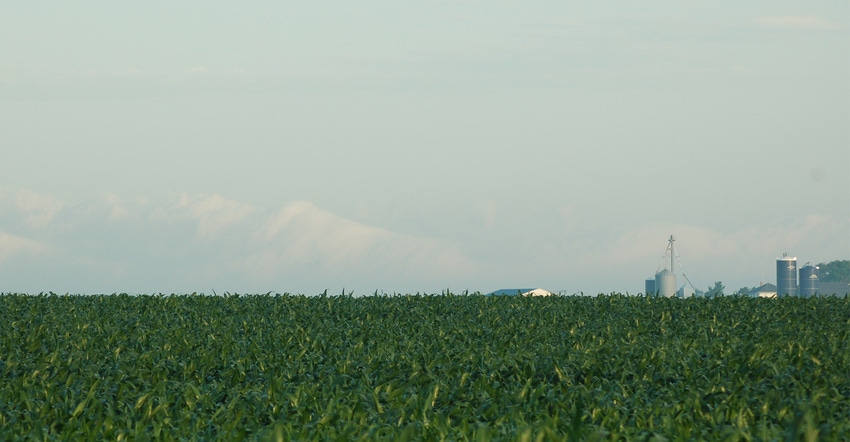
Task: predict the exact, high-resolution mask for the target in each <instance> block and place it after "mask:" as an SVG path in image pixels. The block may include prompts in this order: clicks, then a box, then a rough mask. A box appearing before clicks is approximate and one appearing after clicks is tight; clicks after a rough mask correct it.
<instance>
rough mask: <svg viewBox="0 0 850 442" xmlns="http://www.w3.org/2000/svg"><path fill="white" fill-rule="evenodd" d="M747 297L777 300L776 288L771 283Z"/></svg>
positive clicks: (756, 289)
mask: <svg viewBox="0 0 850 442" xmlns="http://www.w3.org/2000/svg"><path fill="white" fill-rule="evenodd" d="M747 295H748V296H750V297H753V298H775V297H776V286H775V285H773V284H770V283H768V284H762V285H761V286H760V287H756V288H754V289H752V290H750V291H749V293H747Z"/></svg>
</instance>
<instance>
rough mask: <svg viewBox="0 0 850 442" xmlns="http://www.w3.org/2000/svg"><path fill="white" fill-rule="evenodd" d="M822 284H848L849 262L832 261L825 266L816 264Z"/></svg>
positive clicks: (849, 280) (849, 276)
mask: <svg viewBox="0 0 850 442" xmlns="http://www.w3.org/2000/svg"><path fill="white" fill-rule="evenodd" d="M818 267H820V276H819V277H818V279H819V280H820V281H822V282H850V261H847V260H844V261H837V260H836V261H832V262H829V263H827V264H818Z"/></svg>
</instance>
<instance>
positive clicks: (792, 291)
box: [776, 253, 797, 297]
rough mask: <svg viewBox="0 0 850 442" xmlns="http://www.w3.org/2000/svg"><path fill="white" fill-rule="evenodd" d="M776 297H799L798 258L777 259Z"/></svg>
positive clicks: (783, 257)
mask: <svg viewBox="0 0 850 442" xmlns="http://www.w3.org/2000/svg"><path fill="white" fill-rule="evenodd" d="M776 296H779V297H782V296H797V258H794V257H791V256H788V254H787V253H783V254H782V257H781V258H776Z"/></svg>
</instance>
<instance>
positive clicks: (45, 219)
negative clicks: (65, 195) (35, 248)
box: [0, 190, 63, 229]
mask: <svg viewBox="0 0 850 442" xmlns="http://www.w3.org/2000/svg"><path fill="white" fill-rule="evenodd" d="M62 208H63V204H62V203H61V202H59V201H57V200H56V199H54V198H53V197H51V196H49V195H44V194H41V193H37V192H33V191H30V190H21V191H17V192H11V191H0V214H2V213H3V212H7V213H9V212H11V214H14V215H13V216H15V217H16V218H18V219H19V220H20V221H22V224H23V225H25V226H26V227H27V228H29V229H39V228H44V227H47V226H48V225H50V223H51V222H52V221H53V219H54V218H55V217H56V215H57V214H58V213H59V212H60V211H61V210H62ZM21 218H22V219H21Z"/></svg>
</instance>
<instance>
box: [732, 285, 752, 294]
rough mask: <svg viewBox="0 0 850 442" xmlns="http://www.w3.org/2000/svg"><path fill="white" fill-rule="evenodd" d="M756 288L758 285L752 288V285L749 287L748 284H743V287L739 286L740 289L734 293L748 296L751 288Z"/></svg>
mask: <svg viewBox="0 0 850 442" xmlns="http://www.w3.org/2000/svg"><path fill="white" fill-rule="evenodd" d="M754 288H756V287H753V288H750V287H747V286H743V287H741V288H739V289H738V290H736V291H735V293H733V295H735V296H747V295H748V294H749V293H750V290H752V289H754Z"/></svg>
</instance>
